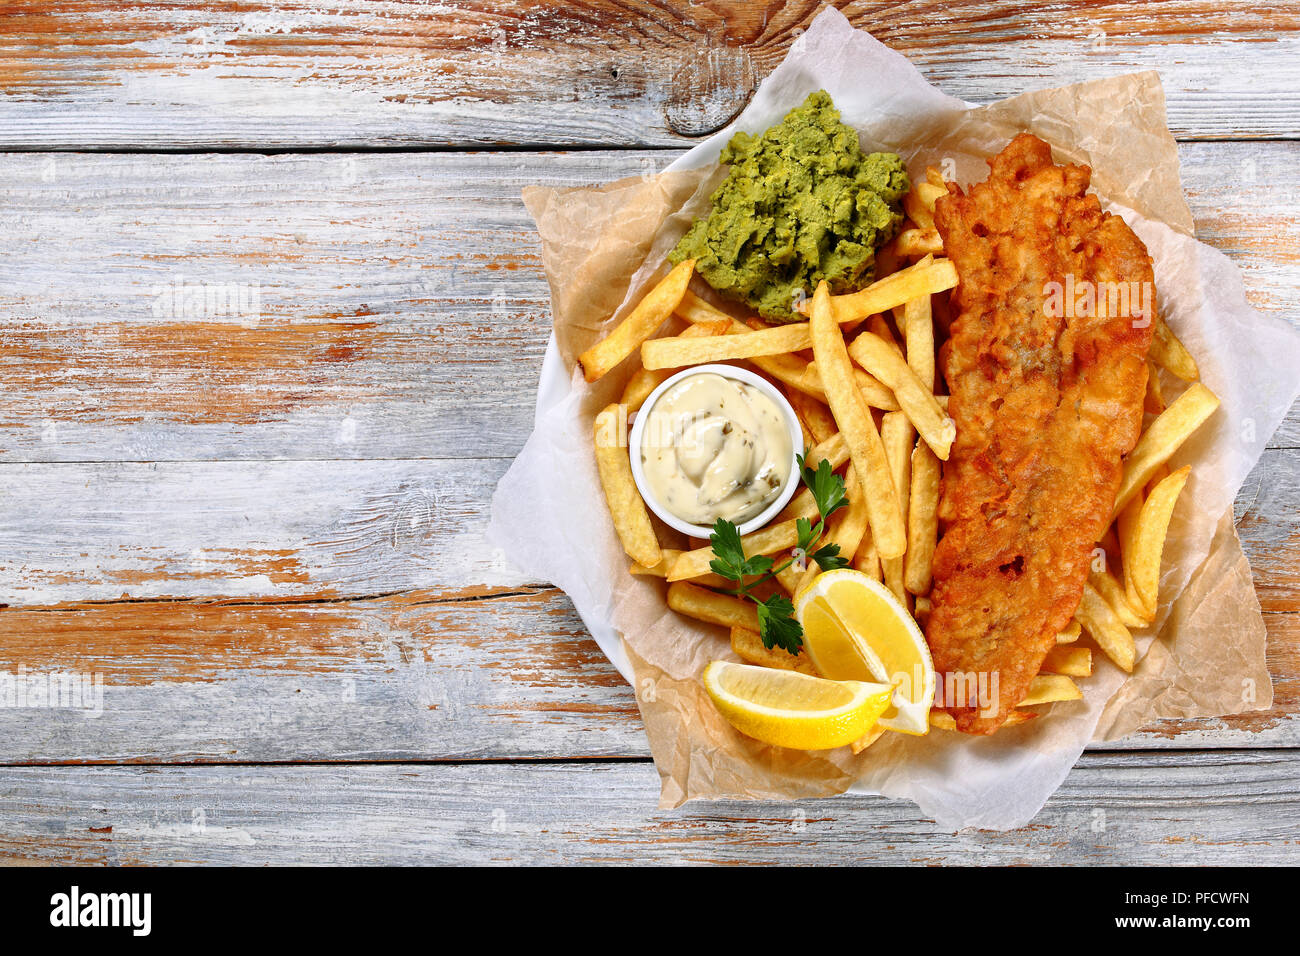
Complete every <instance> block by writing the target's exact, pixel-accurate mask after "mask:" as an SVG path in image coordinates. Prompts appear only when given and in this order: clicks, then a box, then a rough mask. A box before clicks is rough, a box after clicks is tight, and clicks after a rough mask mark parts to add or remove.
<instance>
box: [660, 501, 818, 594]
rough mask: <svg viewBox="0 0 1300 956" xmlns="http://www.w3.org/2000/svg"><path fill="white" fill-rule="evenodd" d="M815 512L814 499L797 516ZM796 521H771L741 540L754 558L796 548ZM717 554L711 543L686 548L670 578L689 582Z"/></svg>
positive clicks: (705, 571) (707, 565)
mask: <svg viewBox="0 0 1300 956" xmlns="http://www.w3.org/2000/svg"><path fill="white" fill-rule="evenodd" d="M816 513H817V503H816V502H811V508H809V509H805V511H804V513H803V514H802V515H799V516H798V517H804V518H808V517H812V515H815V514H816ZM796 520H797V519H796V518H792V519H790V520H788V521H781V522H779V523H777V524H770V525H768V526H767V527H766V528H762V529H760V530H758V531H754V532H752V533H750V534H747V535H745V536H744V537H742V538H741V539H740V543H741V546H742V547H743V548H744V549H745V554H746V555H747V556H749V557H753V556H754V555H756V554H771V553H772V552H774V551H781V550H783V549H784V548H793V547H794V546H795V545H796V544H797V543H798V541H799V530H798V528H797V527H796V526H795V525H796ZM714 557H716V555H714V553H713V548H712V546H705V547H702V548H695V549H694V550H691V551H683V552H682V553H681V554H680V555H678V556H677V560H676V561H675V562H673V566H672V568H671V570H669V572H668V580H669V581H689V580H692V579H694V578H698V577H699V576H700V575H703V574H708V573H709V570H710V568H709V564H710V562H712V561H713V559H714ZM642 563H644V562H642ZM656 563H657V562H656Z"/></svg>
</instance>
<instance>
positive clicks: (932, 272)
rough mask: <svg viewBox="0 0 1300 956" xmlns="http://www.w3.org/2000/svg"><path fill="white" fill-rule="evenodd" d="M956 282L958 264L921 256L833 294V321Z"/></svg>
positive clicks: (881, 308) (886, 308)
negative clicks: (864, 283) (857, 288)
mask: <svg viewBox="0 0 1300 956" xmlns="http://www.w3.org/2000/svg"><path fill="white" fill-rule="evenodd" d="M956 284H957V267H956V266H954V265H953V264H952V261H951V260H950V259H935V260H933V261H928V260H925V259H922V260H921V261H920V262H918V263H916V264H915V265H911V266H908V267H907V268H906V269H899V270H898V271H897V272H895V273H894V274H893V275H888V276H885V278H883V279H878V280H877V281H875V282H873V283H871V285H869V286H867V287H866V288H865V289H862V290H861V291H859V292H850V293H849V294H847V295H836V296H832V297H831V311H832V314H833V315H834V317H835V321H836V322H852V321H853V320H855V319H861V318H865V317H866V316H868V315H875V314H876V313H877V312H888V311H889V310H890V309H892V308H894V306H896V305H902V304H903V303H904V302H906V301H907V300H908V299H915V298H916V297H917V296H919V295H933V294H934V293H936V292H943V291H945V290H947V289H951V288H952V287H953V286H955V285H956ZM808 308H809V306H808V304H807V303H804V304H803V305H801V306H800V311H801V312H804V313H805V314H809V313H808Z"/></svg>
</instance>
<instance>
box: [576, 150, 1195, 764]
mask: <svg viewBox="0 0 1300 956" xmlns="http://www.w3.org/2000/svg"><path fill="white" fill-rule="evenodd" d="M946 192H947V188H946V186H945V184H944V182H943V179H942V177H941V176H940V175H939V173H938V171H937V170H934V169H930V170H927V175H926V179H925V180H924V181H923V182H918V183H916V184H914V186H913V188H912V190H911V191H910V192H909V193H908V195H907V197H906V198H905V201H904V209H905V211H906V213H907V217H908V221H907V222H906V223H905V224H904V228H903V229H902V231H901V232H900V233H899V234H898V235H897V236H896V237H895V238H894V240H893V241H892V242H890V243H889V244H887V245H886V246H884V247H883V248H882V249H881V250H880V251H879V253H878V255H877V267H876V276H877V278H876V280H875V281H874V282H873V283H872V284H871V285H869V286H867V287H866V288H864V289H862V290H860V291H858V292H853V293H850V294H845V295H831V294H829V292H828V291H827V290H826V288H825V286H824V285H823V287H822V288H820V289H818V290H817V292H816V294H815V295H814V296H813V298H812V299H811V301H809V302H805V303H803V304H802V305H801V306H800V311H801V312H802V313H804V314H805V315H807V316H808V317H809V319H808V321H807V322H795V323H791V324H788V325H769V324H768V323H765V322H763V321H760V320H759V319H757V318H754V317H752V316H748V317H743V318H741V317H736V316H734V315H732V314H730V313H729V312H728V311H724V310H723V309H721V308H719V307H717V306H715V305H713V304H712V303H710V302H709V301H707V300H706V299H704V298H702V297H701V296H699V295H697V294H696V293H695V292H693V291H691V289H690V288H689V286H690V283H691V279H692V275H693V271H694V262H693V261H691V260H688V261H685V262H682V263H681V264H680V265H678V266H676V267H675V268H673V269H672V270H671V271H670V272H669V273H668V274H667V276H666V277H664V278H663V279H662V280H661V281H660V282H659V283H658V284H657V285H656V286H655V287H654V288H653V289H651V290H650V292H649V293H648V294H647V295H646V296H645V298H644V299H642V300H641V302H640V303H639V304H638V305H637V306H636V307H635V308H634V309H633V310H632V311H631V313H629V314H628V316H627V317H626V318H625V319H624V320H623V321H622V322H621V323H619V325H618V326H616V327H615V328H614V329H613V331H612V332H610V334H609V335H608V336H606V337H605V338H604V339H602V340H601V341H600V342H598V343H596V344H595V345H593V346H592V347H591V348H590V349H588V350H587V351H586V352H584V353H583V354H582V355H581V356H580V359H579V361H580V363H581V366H582V368H583V372H584V374H585V377H586V379H587V381H588V382H595V381H597V380H598V379H600V378H601V377H603V376H604V375H606V374H608V373H609V372H611V371H612V370H613V369H615V368H616V367H618V366H619V365H621V364H622V363H623V362H624V360H627V359H630V358H632V357H633V356H636V358H637V359H638V360H639V364H638V366H637V368H636V369H635V371H633V372H632V374H631V377H630V378H629V380H628V382H627V385H626V387H625V388H624V390H623V394H622V396H621V398H620V400H619V401H618V402H616V403H613V404H611V405H609V406H608V407H606V408H605V409H604V410H603V411H602V412H601V413H600V414H599V415H598V416H597V418H596V422H595V445H596V461H597V465H598V469H599V473H600V480H601V484H602V486H603V487H604V491H605V496H606V499H607V502H608V505H609V510H610V515H611V517H612V518H613V521H614V527H615V529H616V530H617V532H618V535H619V538H620V540H621V541H622V543H623V547H624V549H625V551H626V552H627V554H628V556H629V557H630V558H631V559H632V562H633V563H632V566H631V571H632V573H633V574H640V575H652V576H655V577H660V578H663V579H665V580H666V581H667V582H668V588H667V602H668V605H669V606H670V607H671V608H673V610H675V611H678V612H679V613H681V614H684V615H686V616H688V617H691V618H694V619H696V620H699V621H704V622H707V623H710V624H716V625H720V626H722V627H726V628H729V629H730V635H731V647H732V650H733V651H734V652H735V653H736V654H737V655H738V656H739V657H740V658H741V659H742V660H745V661H747V662H748V663H751V664H758V665H763V666H769V667H779V668H785V669H793V670H798V671H802V672H804V673H812V674H815V673H816V670H815V668H814V667H813V665H812V663H811V661H810V660H809V659H808V655H807V654H806V653H802V652H801V653H800V654H798V655H797V656H796V655H791V654H789V653H787V652H785V651H783V650H780V649H769V648H767V647H765V646H764V645H763V642H762V640H761V639H760V638H759V634H758V620H757V614H756V609H755V605H754V604H753V603H752V602H750V601H745V600H742V599H740V598H737V597H734V596H732V595H729V594H724V593H720V591H721V590H724V589H727V588H730V587H734V584H732V583H731V582H728V581H725V580H723V579H722V578H720V577H718V576H717V575H714V574H712V572H711V571H710V569H709V563H710V561H711V560H712V558H713V552H712V548H711V547H710V545H709V543H708V542H707V541H701V540H696V539H691V540H683V539H682V538H681V536H680V535H679V534H678V533H677V532H675V531H673V530H672V529H669V528H667V527H666V526H665V525H663V524H662V523H661V522H659V521H658V519H657V518H654V517H653V516H652V515H651V514H650V513H649V511H648V510H647V508H646V506H645V503H644V502H643V501H642V500H641V496H640V494H639V492H638V491H637V488H636V485H635V483H634V481H633V478H632V471H631V466H630V461H629V458H628V449H627V438H626V435H627V429H626V423H627V420H628V417H629V416H630V415H634V414H635V413H636V412H637V410H638V409H640V408H641V406H642V405H643V403H644V402H645V400H646V399H647V397H648V396H649V395H650V393H651V392H653V391H654V389H655V388H656V387H657V386H658V385H659V384H660V383H661V382H663V381H665V380H666V379H667V378H668V377H669V376H671V375H673V374H675V373H676V372H678V371H680V370H681V369H683V368H689V367H691V366H695V365H703V364H709V363H716V362H731V363H736V364H740V365H743V366H746V367H748V368H751V369H752V370H754V371H756V372H757V373H758V374H760V375H762V376H764V377H765V378H766V379H767V380H768V381H770V382H771V383H772V384H773V385H774V386H776V387H777V388H778V389H779V390H781V392H782V393H783V394H784V395H785V396H786V398H787V399H788V400H789V402H790V404H791V406H792V407H793V408H794V410H795V412H796V414H797V416H798V418H799V421H800V423H801V426H802V428H803V432H804V436H803V437H804V447H805V448H806V449H808V451H807V453H806V460H807V463H808V464H809V465H810V466H812V467H816V466H817V464H818V462H819V461H821V460H823V459H824V460H826V461H829V462H830V464H831V466H832V468H834V469H835V470H837V471H838V470H843V473H844V475H845V484H846V489H847V493H848V499H849V507H848V508H845V509H842V510H841V511H839V512H838V513H837V514H835V515H834V516H833V517H832V518H831V520H830V526H829V535H830V538H829V540H831V541H834V542H836V543H838V544H839V545H840V554H841V555H842V556H844V557H846V558H848V559H849V561H850V563H851V565H852V566H853V567H854V568H857V569H858V570H860V571H863V572H865V573H867V574H869V575H871V576H872V577H874V578H875V579H876V580H878V581H881V582H883V583H884V584H885V586H886V587H887V588H889V590H890V591H891V592H892V593H893V594H894V595H895V597H897V599H898V601H899V602H900V604H902V605H903V606H904V607H905V608H907V610H908V611H909V613H911V614H912V615H913V617H914V618H915V619H916V620H917V621H918V623H919V624H920V625H921V626H922V628H924V624H925V620H926V616H927V615H928V613H929V608H930V601H929V593H930V588H931V583H932V562H933V557H934V550H935V544H936V542H937V540H938V536H939V533H940V528H939V519H938V514H939V496H940V484H941V479H942V472H943V462H944V461H946V460H947V458H948V454H949V450H950V448H951V446H952V442H953V439H954V437H955V427H954V424H953V421H952V419H950V418H949V417H948V415H947V411H946V406H947V396H946V395H943V394H940V392H939V391H938V389H939V388H940V386H941V384H942V383H941V381H940V379H939V377H938V376H937V374H936V368H935V366H936V338H938V337H940V336H942V335H944V334H946V330H947V325H948V321H949V303H948V298H949V291H950V290H951V289H952V288H953V287H955V286H956V284H957V271H956V268H955V267H954V266H953V263H952V262H951V261H950V260H948V259H947V258H944V248H943V241H942V239H941V237H940V235H939V233H938V230H937V229H936V228H935V224H934V205H935V202H936V200H937V199H938V198H939V197H940V196H943V195H945V194H946ZM1154 321H1155V322H1156V328H1155V330H1154V332H1155V334H1154V340H1153V344H1152V347H1151V350H1150V353H1149V362H1150V370H1149V371H1150V374H1149V378H1148V389H1147V397H1146V411H1147V413H1148V414H1147V419H1148V423H1147V426H1146V428H1145V429H1144V431H1143V433H1142V436H1141V438H1140V440H1139V441H1138V444H1137V446H1136V447H1135V448H1134V449H1133V451H1132V452H1131V453H1130V454H1129V455H1128V457H1127V458H1126V459H1125V460H1124V471H1123V479H1122V482H1121V486H1120V493H1119V495H1118V497H1117V499H1116V502H1115V509H1114V514H1113V516H1112V523H1111V526H1110V528H1109V529H1108V530H1107V532H1106V534H1105V536H1104V537H1103V539H1102V540H1101V541H1100V542H1099V543H1098V547H1097V551H1096V552H1095V560H1094V562H1093V565H1092V572H1091V574H1090V576H1089V579H1088V582H1087V585H1086V586H1085V589H1084V594H1083V599H1082V601H1081V603H1080V605H1079V608H1078V611H1077V612H1076V614H1075V618H1074V620H1073V621H1072V622H1071V624H1070V625H1069V626H1068V627H1067V628H1066V629H1065V630H1064V631H1063V632H1062V633H1061V634H1059V635H1058V636H1057V646H1056V648H1055V649H1053V650H1052V652H1051V653H1049V654H1048V656H1047V659H1046V661H1045V662H1044V664H1043V667H1042V670H1041V672H1040V673H1039V675H1038V676H1037V677H1036V678H1035V680H1034V681H1033V684H1032V685H1031V687H1030V690H1029V694H1028V696H1027V697H1026V698H1025V699H1024V700H1023V701H1021V703H1020V705H1019V707H1018V708H1017V710H1015V711H1013V712H1012V714H1011V717H1010V719H1009V720H1008V721H1007V725H1014V724H1017V723H1022V722H1024V721H1025V720H1028V719H1030V718H1032V717H1034V716H1037V714H1036V713H1035V712H1034V711H1033V710H1030V709H1029V708H1032V707H1037V706H1041V705H1043V704H1048V703H1052V702H1054V701H1065V700H1077V699H1079V698H1081V697H1082V696H1083V695H1082V692H1081V691H1080V690H1079V687H1078V685H1077V684H1076V683H1075V678H1080V677H1088V676H1090V675H1091V674H1092V671H1093V659H1092V649H1091V648H1090V647H1088V646H1086V645H1084V644H1081V643H1079V641H1080V638H1081V636H1082V635H1083V634H1085V633H1086V634H1087V635H1088V636H1089V637H1090V638H1091V639H1092V641H1093V642H1095V644H1096V646H1097V647H1098V648H1100V649H1101V651H1103V652H1104V653H1105V654H1106V656H1107V657H1109V658H1110V659H1111V660H1112V661H1113V662H1114V663H1115V664H1116V665H1118V666H1119V667H1120V668H1122V669H1123V670H1124V671H1125V672H1131V671H1132V669H1133V665H1134V662H1135V658H1136V646H1135V643H1134V638H1133V631H1134V630H1137V629H1141V628H1144V627H1147V626H1148V625H1150V624H1151V623H1152V622H1153V621H1154V619H1155V617H1156V609H1157V605H1158V599H1159V583H1160V570H1161V556H1162V551H1163V548H1164V542H1165V536H1166V532H1167V529H1168V527H1169V522H1170V518H1171V516H1172V514H1173V510H1174V506H1175V504H1176V503H1177V501H1178V497H1179V494H1180V493H1181V491H1182V489H1183V487H1184V485H1185V484H1186V482H1187V479H1188V476H1189V474H1190V466H1185V467H1183V468H1179V469H1178V470H1176V471H1171V470H1170V469H1169V466H1168V464H1167V462H1168V461H1169V459H1170V457H1171V456H1172V455H1173V454H1174V453H1175V452H1176V451H1177V450H1178V448H1179V447H1180V446H1181V445H1182V444H1183V442H1184V441H1185V440H1186V439H1187V438H1188V436H1190V435H1191V434H1192V433H1193V432H1194V431H1195V430H1196V429H1197V428H1198V427H1199V426H1200V425H1201V424H1202V423H1203V422H1204V421H1205V420H1206V419H1207V418H1208V417H1209V416H1210V415H1211V414H1212V413H1213V412H1214V410H1215V408H1217V407H1218V403H1219V402H1218V399H1217V398H1216V397H1215V396H1214V394H1213V393H1212V392H1211V391H1210V390H1209V389H1207V388H1206V387H1205V386H1204V385H1202V384H1201V383H1200V382H1199V381H1198V378H1199V373H1198V370H1197V367H1196V363H1195V361H1194V360H1193V359H1192V356H1191V355H1190V354H1189V353H1188V351H1187V349H1186V348H1185V347H1184V346H1183V344H1182V343H1181V342H1179V341H1178V339H1177V338H1176V337H1175V336H1174V334H1173V332H1172V331H1170V329H1169V328H1168V326H1167V325H1165V323H1164V322H1163V321H1162V320H1161V319H1159V318H1156V319H1155V320H1154ZM661 329H662V330H665V331H667V332H669V333H670V334H666V335H658V337H656V336H657V334H658V333H660V331H661ZM1165 373H1168V375H1169V376H1171V377H1172V378H1173V379H1177V380H1182V381H1184V382H1187V383H1189V384H1188V385H1187V387H1186V388H1185V389H1184V390H1183V391H1182V393H1181V394H1180V395H1179V396H1178V397H1177V398H1176V399H1174V400H1173V401H1172V402H1169V403H1168V404H1166V402H1165V398H1164V392H1165V385H1166V379H1164V378H1163V376H1164V375H1165ZM816 514H817V509H816V505H815V503H814V501H813V498H812V494H811V492H809V491H807V490H806V489H805V490H803V491H802V492H801V493H800V494H798V495H796V496H795V497H794V499H793V500H792V501H791V502H790V504H789V505H788V506H787V507H786V508H785V510H784V511H783V512H782V514H781V515H779V516H778V517H777V518H776V519H775V520H774V521H773V522H772V523H770V524H769V525H768V526H767V527H765V528H762V529H760V530H758V531H755V532H753V533H752V534H749V535H746V536H745V537H744V538H743V539H742V541H743V544H744V548H745V553H746V554H747V555H756V554H773V555H774V554H777V553H779V552H786V551H788V550H789V549H791V548H793V547H794V546H795V544H796V542H797V539H798V532H797V528H796V521H797V519H798V518H800V517H811V518H815V517H816ZM817 573H818V571H817V567H816V565H815V564H814V565H812V566H811V567H809V568H807V569H805V570H798V569H797V568H796V567H795V566H792V567H790V568H788V569H787V570H786V571H784V572H782V574H780V575H779V576H778V578H777V580H776V581H774V582H770V584H769V586H770V587H773V588H776V587H780V588H781V589H783V590H785V591H786V592H787V593H788V594H790V595H791V596H793V595H794V594H795V593H797V591H798V590H799V589H800V588H802V587H803V586H805V585H807V584H808V583H809V581H811V579H812V578H813V577H814V576H815V575H816V574H817ZM931 726H933V727H936V728H942V729H954V728H955V724H954V722H953V720H952V717H951V716H950V715H949V714H947V713H945V712H943V711H937V710H936V711H932V713H931ZM855 749H857V748H855Z"/></svg>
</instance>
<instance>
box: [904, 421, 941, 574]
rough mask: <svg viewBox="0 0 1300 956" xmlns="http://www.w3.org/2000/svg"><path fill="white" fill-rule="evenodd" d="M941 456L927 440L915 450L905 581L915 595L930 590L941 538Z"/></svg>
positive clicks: (920, 443) (917, 445)
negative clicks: (936, 552) (937, 547)
mask: <svg viewBox="0 0 1300 956" xmlns="http://www.w3.org/2000/svg"><path fill="white" fill-rule="evenodd" d="M941 477H942V471H941V466H940V465H939V459H938V458H936V457H935V454H934V452H933V451H931V450H930V446H929V445H927V444H926V443H925V442H923V441H919V442H917V443H916V447H915V448H913V449H912V487H911V489H910V490H909V492H908V503H907V559H906V563H905V565H904V568H903V584H904V585H905V586H906V587H907V590H909V591H911V592H912V593H913V594H916V595H922V594H929V593H930V586H931V584H932V583H933V580H934V578H933V574H932V570H933V566H934V548H935V544H936V543H937V542H938V538H939V481H940V479H941Z"/></svg>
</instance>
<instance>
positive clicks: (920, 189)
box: [912, 169, 948, 226]
mask: <svg viewBox="0 0 1300 956" xmlns="http://www.w3.org/2000/svg"><path fill="white" fill-rule="evenodd" d="M931 171H932V169H927V170H926V171H925V174H926V180H925V182H920V183H915V184H914V185H913V186H912V191H913V192H914V193H916V195H917V198H918V199H920V200H921V202H922V204H923V205H924V206H925V208H926V209H928V210H930V215H931V219H932V220H933V216H934V204H935V203H936V202H938V201H939V197H940V196H946V195H948V187H947V186H945V185H944V184H943V177H942V176H940V177H939V181H938V182H937V183H936V182H934V181H933V180H932V179H930V178H929V176H930V173H931ZM914 221H915V220H914ZM917 225H918V226H919V225H920V223H919V222H918V223H917Z"/></svg>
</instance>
